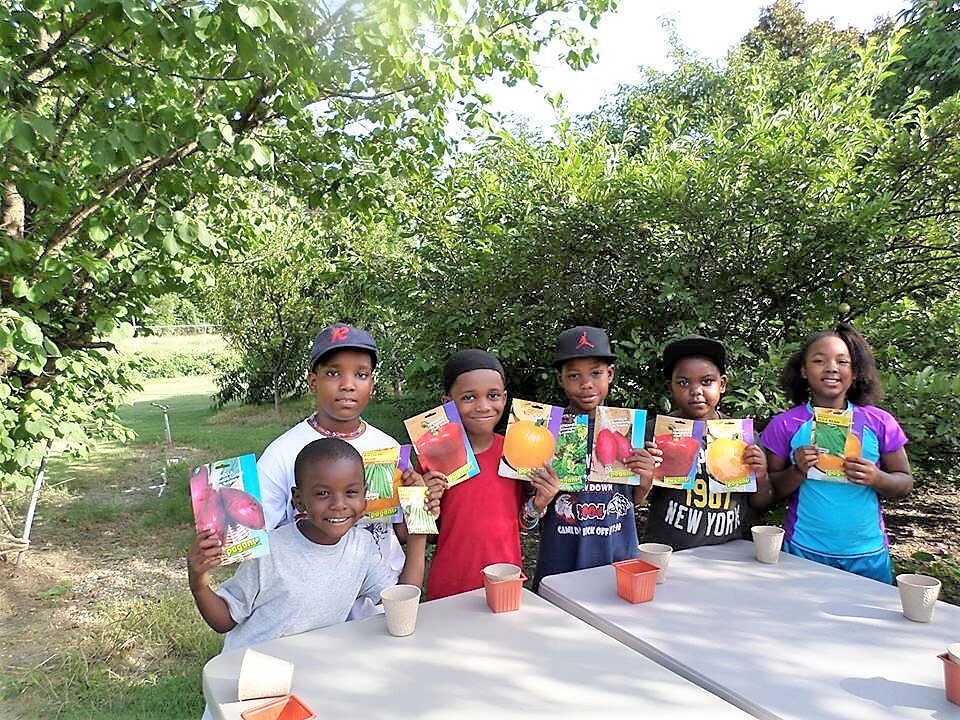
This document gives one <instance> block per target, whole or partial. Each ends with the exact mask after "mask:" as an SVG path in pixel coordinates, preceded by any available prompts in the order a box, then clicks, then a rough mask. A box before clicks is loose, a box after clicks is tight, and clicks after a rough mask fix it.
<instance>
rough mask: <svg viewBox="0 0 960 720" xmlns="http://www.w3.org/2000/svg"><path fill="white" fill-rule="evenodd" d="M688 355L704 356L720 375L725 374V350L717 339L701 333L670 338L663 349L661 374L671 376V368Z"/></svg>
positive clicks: (668, 377)
mask: <svg viewBox="0 0 960 720" xmlns="http://www.w3.org/2000/svg"><path fill="white" fill-rule="evenodd" d="M688 357H705V358H707V360H709V361H710V362H712V363H713V364H714V365H716V366H717V369H718V370H719V371H720V374H721V375H726V374H727V351H726V350H725V349H724V347H723V344H722V343H721V342H720V341H719V340H714V339H713V338H708V337H704V336H703V335H684V336H683V337H682V338H678V339H676V340H671V341H670V342H669V343H667V346H666V347H665V348H664V349H663V361H662V366H663V375H664V377H665V378H667V380H669V379H670V378H672V377H673V368H675V367H676V365H677V363H678V362H680V361H681V360H683V359H684V358H688Z"/></svg>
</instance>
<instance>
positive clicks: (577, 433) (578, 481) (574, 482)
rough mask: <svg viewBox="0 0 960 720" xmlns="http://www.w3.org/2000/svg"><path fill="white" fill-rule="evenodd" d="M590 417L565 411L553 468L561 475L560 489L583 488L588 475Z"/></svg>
mask: <svg viewBox="0 0 960 720" xmlns="http://www.w3.org/2000/svg"><path fill="white" fill-rule="evenodd" d="M589 423H590V418H589V417H588V416H586V415H575V414H574V413H563V415H562V416H561V418H560V430H559V431H558V433H557V452H556V456H555V457H554V459H553V469H554V470H556V471H557V475H558V476H559V477H560V490H561V491H562V492H574V491H577V490H583V487H584V484H585V478H586V476H587V432H588V429H589Z"/></svg>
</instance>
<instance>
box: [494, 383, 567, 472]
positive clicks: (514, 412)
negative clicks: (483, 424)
mask: <svg viewBox="0 0 960 720" xmlns="http://www.w3.org/2000/svg"><path fill="white" fill-rule="evenodd" d="M562 420H563V408H561V407H557V406H556V405H547V404H545V403H538V402H532V401H530V400H513V402H511V403H510V416H509V418H508V420H507V433H506V435H505V436H504V439H503V457H502V458H501V460H500V470H499V471H500V474H501V475H502V476H503V477H509V478H514V479H516V480H526V479H527V475H529V474H530V470H531V469H532V468H538V467H543V466H544V465H545V464H547V463H548V462H550V460H551V459H552V458H553V454H554V452H555V451H556V449H557V437H558V435H559V434H560V423H561V421H562Z"/></svg>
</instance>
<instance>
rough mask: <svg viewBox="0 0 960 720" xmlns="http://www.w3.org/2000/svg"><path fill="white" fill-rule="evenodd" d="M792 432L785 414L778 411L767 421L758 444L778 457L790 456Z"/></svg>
mask: <svg viewBox="0 0 960 720" xmlns="http://www.w3.org/2000/svg"><path fill="white" fill-rule="evenodd" d="M791 439H792V434H791V432H790V428H789V426H788V423H787V414H786V413H780V414H779V415H776V416H774V418H773V419H772V420H771V421H770V422H769V423H767V426H766V427H765V428H764V429H763V433H761V435H760V444H761V445H762V446H763V447H764V448H766V449H767V450H769V451H770V452H772V453H773V454H774V455H776V456H778V457H782V458H784V459H786V458H789V457H790V440H791Z"/></svg>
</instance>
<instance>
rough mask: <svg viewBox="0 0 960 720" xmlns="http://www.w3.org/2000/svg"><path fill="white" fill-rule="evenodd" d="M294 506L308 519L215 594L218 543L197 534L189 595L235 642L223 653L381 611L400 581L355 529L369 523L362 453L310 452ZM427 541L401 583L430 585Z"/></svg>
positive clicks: (335, 448) (332, 446)
mask: <svg viewBox="0 0 960 720" xmlns="http://www.w3.org/2000/svg"><path fill="white" fill-rule="evenodd" d="M294 478H295V481H296V485H295V486H294V488H293V503H294V505H295V506H296V508H297V510H298V512H300V513H304V514H305V515H306V517H305V518H304V519H302V520H300V521H299V522H297V523H295V524H291V525H285V526H283V527H280V528H278V529H277V530H274V531H273V532H271V533H270V554H269V555H267V556H265V557H262V558H257V559H255V560H250V561H248V562H245V563H243V564H242V565H241V566H240V568H239V569H238V570H237V572H236V574H235V575H234V576H233V577H232V578H230V579H229V580H227V581H226V582H225V583H223V584H222V585H221V586H220V589H219V590H217V591H214V590H212V589H211V588H210V576H209V573H210V571H211V570H213V569H214V568H216V567H217V566H218V565H219V563H220V553H221V547H220V539H219V538H218V537H217V535H216V532H215V531H213V530H205V531H203V532H201V533H199V534H198V535H197V537H196V539H195V540H194V541H193V544H192V546H191V547H190V553H189V554H188V556H187V567H188V570H189V578H190V591H191V592H192V593H193V598H194V601H195V602H196V604H197V609H198V610H199V611H200V614H201V615H202V616H203V619H204V620H205V621H206V622H207V624H208V625H209V626H210V627H212V628H213V629H214V630H216V631H217V632H219V633H227V637H226V639H225V640H224V643H223V649H224V650H230V649H233V648H237V647H245V646H247V645H253V644H255V643H259V642H264V641H266V640H272V639H274V638H278V637H283V636H285V635H294V634H296V633H301V632H306V631H307V630H314V629H316V628H320V627H326V626H327V625H334V624H336V623H340V622H344V621H345V620H346V619H347V614H348V613H349V612H350V608H351V607H352V606H353V603H354V601H355V600H356V599H357V598H359V597H367V598H370V599H371V600H373V602H379V600H380V593H381V591H382V590H383V589H384V588H387V587H389V586H391V585H393V584H394V582H395V581H394V577H395V572H394V571H393V570H391V568H390V567H389V566H388V565H387V564H386V562H384V560H383V559H382V558H381V557H380V553H379V552H375V551H376V546H375V544H374V540H373V537H372V536H371V535H370V533H367V532H363V531H361V530H360V529H358V528H355V527H354V524H355V523H356V522H357V520H359V519H360V518H361V517H362V516H363V513H364V505H365V496H366V482H365V479H364V475H363V461H362V460H361V458H360V453H358V452H357V451H356V449H354V448H353V447H352V446H351V445H350V444H349V443H347V442H344V441H343V440H339V439H337V438H322V439H319V440H314V441H313V442H311V443H309V444H308V445H307V446H306V447H304V448H303V450H301V451H300V454H299V455H297V460H296V463H295V464H294ZM425 546H426V536H424V535H411V536H410V537H409V538H408V540H407V556H406V562H405V563H404V566H403V571H402V572H401V573H400V578H399V582H401V583H409V584H412V585H420V584H422V583H423V569H424V549H425Z"/></svg>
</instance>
